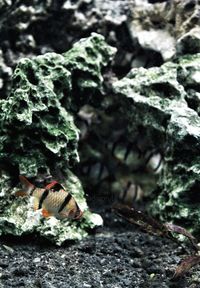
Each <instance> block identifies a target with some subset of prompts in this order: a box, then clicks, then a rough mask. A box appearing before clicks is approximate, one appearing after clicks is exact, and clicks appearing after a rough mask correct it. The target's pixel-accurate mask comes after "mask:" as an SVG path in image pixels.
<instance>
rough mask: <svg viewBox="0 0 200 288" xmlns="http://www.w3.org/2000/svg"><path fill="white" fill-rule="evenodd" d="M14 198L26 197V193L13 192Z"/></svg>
mask: <svg viewBox="0 0 200 288" xmlns="http://www.w3.org/2000/svg"><path fill="white" fill-rule="evenodd" d="M15 196H16V197H24V196H27V193H26V192H25V191H22V190H20V191H17V192H15Z"/></svg>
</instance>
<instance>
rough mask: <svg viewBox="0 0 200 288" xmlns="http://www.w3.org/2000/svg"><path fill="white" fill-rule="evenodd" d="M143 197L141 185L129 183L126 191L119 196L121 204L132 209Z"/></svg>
mask: <svg viewBox="0 0 200 288" xmlns="http://www.w3.org/2000/svg"><path fill="white" fill-rule="evenodd" d="M143 195H144V192H143V190H142V188H141V187H140V186H139V185H137V184H134V183H132V182H131V181H128V183H127V185H126V187H125V189H124V190H123V191H122V192H121V193H120V194H119V197H118V200H119V202H121V203H123V204H126V205H128V206H130V207H132V206H133V205H134V202H136V201H139V200H141V198H142V197H143Z"/></svg>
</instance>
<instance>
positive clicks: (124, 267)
mask: <svg viewBox="0 0 200 288" xmlns="http://www.w3.org/2000/svg"><path fill="white" fill-rule="evenodd" d="M99 212H100V213H101V215H102V216H103V218H104V222H105V226H104V227H103V228H100V229H98V230H97V231H96V232H95V233H94V234H93V235H90V236H89V237H88V238H86V239H84V240H83V241H81V242H70V243H66V244H65V245H64V246H63V247H55V246H54V245H52V244H51V243H49V242H48V241H47V240H45V239H39V238H38V237H37V236H36V235H32V236H28V237H23V238H13V237H6V238H2V239H1V245H0V288H1V287H6V288H9V287H18V288H19V287H27V288H36V287H38V288H73V287H74V288H75V287H76V288H96V287H97V288H100V287H103V288H104V287H105V288H124V287H134V288H137V287H138V288H139V287H142V288H146V287H152V288H153V287H154V288H156V287H157V288H166V287H170V288H175V287H177V288H184V287H185V288H186V287H187V288H199V287H200V267H196V268H193V269H192V270H191V271H190V272H188V273H187V274H186V276H185V277H183V278H182V279H180V280H179V281H172V280H171V277H172V275H173V273H174V269H175V267H176V264H177V263H179V262H180V260H181V258H182V257H184V254H185V252H184V249H183V248H182V247H180V246H179V245H178V244H176V243H174V242H172V241H171V240H168V239H163V238H159V237H156V236H150V235H148V234H146V233H143V232H141V231H139V230H138V228H137V227H135V226H133V225H131V224H128V223H126V222H125V221H124V220H122V219H120V218H119V217H117V216H116V215H114V214H113V213H112V212H111V210H110V209H109V208H106V207H105V208H104V209H101V211H99ZM5 245H6V246H5Z"/></svg>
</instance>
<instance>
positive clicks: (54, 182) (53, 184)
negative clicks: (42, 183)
mask: <svg viewBox="0 0 200 288" xmlns="http://www.w3.org/2000/svg"><path fill="white" fill-rule="evenodd" d="M57 183H58V182H57V181H52V182H51V183H49V184H48V185H47V186H46V187H45V189H51V188H52V187H53V186H55V185H56V184H57Z"/></svg>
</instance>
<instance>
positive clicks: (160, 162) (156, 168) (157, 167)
mask: <svg viewBox="0 0 200 288" xmlns="http://www.w3.org/2000/svg"><path fill="white" fill-rule="evenodd" d="M162 160H163V159H162V156H160V160H159V162H158V165H157V166H156V167H155V168H154V169H153V171H154V172H156V171H157V170H158V169H159V168H160V165H161V164H162Z"/></svg>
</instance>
